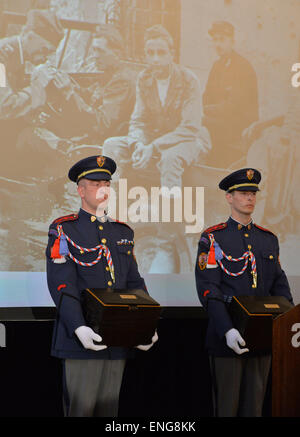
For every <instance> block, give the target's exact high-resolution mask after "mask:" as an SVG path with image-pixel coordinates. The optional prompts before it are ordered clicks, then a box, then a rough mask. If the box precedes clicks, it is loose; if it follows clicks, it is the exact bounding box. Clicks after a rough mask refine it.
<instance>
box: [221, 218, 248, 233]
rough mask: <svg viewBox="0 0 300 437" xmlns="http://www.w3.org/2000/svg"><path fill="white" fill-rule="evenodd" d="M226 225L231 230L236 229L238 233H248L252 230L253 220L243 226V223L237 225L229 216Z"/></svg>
mask: <svg viewBox="0 0 300 437" xmlns="http://www.w3.org/2000/svg"><path fill="white" fill-rule="evenodd" d="M227 223H228V225H229V226H230V227H231V228H233V229H237V230H238V231H240V230H245V229H248V230H249V231H250V229H252V228H253V219H251V220H250V222H249V223H247V224H246V225H244V224H243V223H239V222H238V221H237V220H235V219H234V218H232V217H231V216H230V217H229V219H228V221H227Z"/></svg>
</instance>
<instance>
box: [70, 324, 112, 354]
mask: <svg viewBox="0 0 300 437" xmlns="http://www.w3.org/2000/svg"><path fill="white" fill-rule="evenodd" d="M75 334H76V335H77V337H78V338H79V340H80V342H81V344H82V346H83V347H84V348H85V349H91V350H93V351H101V350H102V349H106V348H107V346H105V345H104V344H102V345H99V344H95V343H94V341H98V342H100V341H102V337H100V335H98V334H96V332H94V331H93V330H92V329H91V328H89V327H88V326H79V328H77V329H75ZM93 340H94V341H93Z"/></svg>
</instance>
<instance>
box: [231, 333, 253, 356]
mask: <svg viewBox="0 0 300 437" xmlns="http://www.w3.org/2000/svg"><path fill="white" fill-rule="evenodd" d="M225 337H226V343H227V346H228V347H230V349H232V350H234V352H236V353H237V354H238V355H241V354H243V353H245V352H249V349H246V348H244V349H241V348H240V345H241V346H246V342H245V340H244V339H243V337H242V336H241V334H240V333H239V331H238V330H237V329H234V328H232V329H229V331H227V332H226V334H225Z"/></svg>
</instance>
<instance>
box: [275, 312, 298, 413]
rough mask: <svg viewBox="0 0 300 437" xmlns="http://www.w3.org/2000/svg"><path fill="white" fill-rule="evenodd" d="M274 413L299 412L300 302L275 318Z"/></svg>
mask: <svg viewBox="0 0 300 437" xmlns="http://www.w3.org/2000/svg"><path fill="white" fill-rule="evenodd" d="M272 416H273V417H299V416H300V304H299V305H297V306H295V307H293V308H292V309H290V310H289V311H287V312H286V313H283V314H281V315H280V316H278V317H276V318H275V319H274V320H273V338H272Z"/></svg>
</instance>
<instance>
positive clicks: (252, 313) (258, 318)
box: [229, 296, 293, 353]
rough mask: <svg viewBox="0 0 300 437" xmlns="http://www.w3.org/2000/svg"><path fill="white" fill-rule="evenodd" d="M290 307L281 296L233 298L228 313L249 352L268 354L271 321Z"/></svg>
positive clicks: (270, 344)
mask: <svg viewBox="0 0 300 437" xmlns="http://www.w3.org/2000/svg"><path fill="white" fill-rule="evenodd" d="M292 307H293V306H292V304H291V303H290V302H289V301H288V300H287V299H286V298H285V297H283V296H238V297H237V296H233V299H232V301H231V303H230V305H229V313H230V316H231V318H232V321H233V324H234V327H235V328H236V329H237V330H238V331H239V332H240V334H241V336H242V337H243V338H244V340H245V342H246V347H247V348H248V349H249V352H250V353H251V352H262V353H269V352H271V350H272V326H273V319H274V318H276V317H277V316H279V315H280V314H282V313H285V312H286V311H288V310H290V309H291V308H292Z"/></svg>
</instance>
